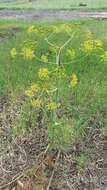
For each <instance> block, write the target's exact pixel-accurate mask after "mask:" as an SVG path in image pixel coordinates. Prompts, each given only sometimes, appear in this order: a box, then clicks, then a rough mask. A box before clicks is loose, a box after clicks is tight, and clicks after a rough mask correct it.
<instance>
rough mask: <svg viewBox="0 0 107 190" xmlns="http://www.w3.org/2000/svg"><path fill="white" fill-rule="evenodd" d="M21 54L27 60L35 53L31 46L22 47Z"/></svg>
mask: <svg viewBox="0 0 107 190" xmlns="http://www.w3.org/2000/svg"><path fill="white" fill-rule="evenodd" d="M22 55H23V57H24V59H27V60H32V59H33V58H34V57H35V55H34V50H32V49H31V48H26V47H24V48H22Z"/></svg>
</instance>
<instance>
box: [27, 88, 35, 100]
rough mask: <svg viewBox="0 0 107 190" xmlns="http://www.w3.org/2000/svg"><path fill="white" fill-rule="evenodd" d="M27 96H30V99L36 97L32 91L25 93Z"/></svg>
mask: <svg viewBox="0 0 107 190" xmlns="http://www.w3.org/2000/svg"><path fill="white" fill-rule="evenodd" d="M25 95H26V96H28V97H30V98H32V97H33V96H34V93H33V91H32V90H26V91H25Z"/></svg>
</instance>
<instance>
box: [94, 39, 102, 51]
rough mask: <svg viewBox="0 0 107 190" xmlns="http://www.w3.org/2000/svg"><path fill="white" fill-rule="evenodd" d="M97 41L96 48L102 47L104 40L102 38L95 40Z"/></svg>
mask: <svg viewBox="0 0 107 190" xmlns="http://www.w3.org/2000/svg"><path fill="white" fill-rule="evenodd" d="M94 43H95V49H102V47H103V42H102V41H101V40H94Z"/></svg>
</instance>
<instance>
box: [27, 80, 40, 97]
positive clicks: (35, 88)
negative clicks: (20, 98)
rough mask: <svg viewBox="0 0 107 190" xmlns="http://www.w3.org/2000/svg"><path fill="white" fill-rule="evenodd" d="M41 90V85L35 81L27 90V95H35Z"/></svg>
mask: <svg viewBox="0 0 107 190" xmlns="http://www.w3.org/2000/svg"><path fill="white" fill-rule="evenodd" d="M39 90H40V87H39V85H38V84H36V83H34V84H32V85H31V87H30V88H29V89H28V90H26V91H25V95H26V96H28V97H30V98H32V97H34V95H35V93H37V92H38V91H39Z"/></svg>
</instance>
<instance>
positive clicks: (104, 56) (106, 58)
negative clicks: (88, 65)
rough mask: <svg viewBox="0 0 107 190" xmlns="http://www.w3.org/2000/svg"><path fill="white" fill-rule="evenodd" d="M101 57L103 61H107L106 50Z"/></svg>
mask: <svg viewBox="0 0 107 190" xmlns="http://www.w3.org/2000/svg"><path fill="white" fill-rule="evenodd" d="M101 59H102V61H104V62H107V51H105V52H104V54H103V55H101Z"/></svg>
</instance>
